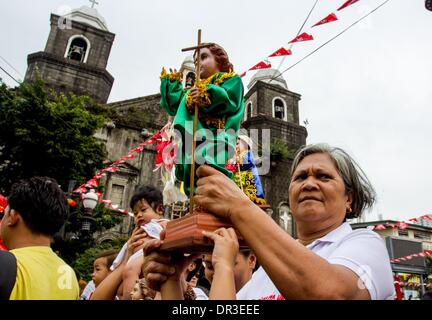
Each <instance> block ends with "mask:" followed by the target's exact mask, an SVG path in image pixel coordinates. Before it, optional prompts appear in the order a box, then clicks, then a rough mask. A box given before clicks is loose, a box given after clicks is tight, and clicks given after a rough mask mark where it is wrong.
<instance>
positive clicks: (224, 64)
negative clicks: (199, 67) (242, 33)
mask: <svg viewBox="0 0 432 320" xmlns="http://www.w3.org/2000/svg"><path fill="white" fill-rule="evenodd" d="M203 44H204V45H210V46H209V47H208V49H209V50H210V52H211V53H212V54H213V55H214V57H215V60H216V63H217V66H218V68H219V70H220V71H221V72H231V71H234V66H233V65H232V63H231V62H230V61H229V58H228V54H227V53H226V51H225V49H224V48H222V47H221V46H220V45H218V44H216V43H203ZM196 53H197V52H196V51H195V52H194V58H195V59H196Z"/></svg>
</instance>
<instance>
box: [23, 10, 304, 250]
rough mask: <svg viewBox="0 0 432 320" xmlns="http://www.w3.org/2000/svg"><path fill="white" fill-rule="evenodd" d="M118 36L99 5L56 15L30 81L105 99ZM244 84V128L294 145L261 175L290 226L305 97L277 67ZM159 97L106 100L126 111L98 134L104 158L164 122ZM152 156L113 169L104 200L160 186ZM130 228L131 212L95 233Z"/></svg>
mask: <svg viewBox="0 0 432 320" xmlns="http://www.w3.org/2000/svg"><path fill="white" fill-rule="evenodd" d="M114 38H115V34H113V33H111V32H110V31H109V30H108V27H107V24H106V22H105V20H104V18H103V17H102V16H101V15H100V14H99V13H98V11H97V10H96V9H95V8H90V7H87V6H83V7H81V8H79V9H75V10H73V11H72V12H71V13H69V14H68V15H66V16H63V17H60V16H58V15H55V14H52V15H51V31H50V34H49V37H48V40H47V44H46V46H45V49H44V51H41V52H37V53H32V54H30V55H29V56H28V69H27V72H26V76H25V80H26V81H33V80H34V79H35V77H36V76H37V74H39V75H40V76H41V77H42V79H43V80H44V81H45V82H46V83H47V85H49V86H50V87H52V88H54V89H56V90H58V91H63V92H73V93H75V94H78V95H88V96H90V97H92V98H93V99H94V100H95V101H97V102H99V103H102V104H106V103H107V101H108V98H109V94H110V92H111V88H112V85H113V83H114V77H113V76H112V75H111V74H110V73H109V72H108V71H107V70H106V66H107V63H108V59H109V55H110V51H111V47H112V45H113V42H114ZM179 70H180V71H181V72H182V73H183V84H184V85H185V86H187V85H188V84H189V81H190V79H192V78H193V77H194V74H193V73H194V62H193V59H192V57H187V58H186V59H185V60H184V62H183V64H182V65H181V66H180V68H179ZM275 76H278V77H277V78H275ZM247 87H248V91H247V93H246V95H245V114H244V122H243V124H242V127H243V128H244V129H245V130H249V131H251V130H252V131H253V130H254V129H255V131H258V132H262V130H263V129H270V140H271V141H275V139H277V140H278V141H282V142H283V143H284V144H285V145H286V146H287V147H288V150H289V151H290V156H289V157H288V158H285V159H277V160H274V159H270V160H271V166H270V168H269V171H268V173H267V174H264V175H262V176H261V180H262V184H263V187H264V191H265V193H266V198H267V201H268V203H269V204H270V206H271V209H270V210H268V214H270V215H271V216H272V217H273V219H275V221H276V222H277V223H279V224H280V225H281V226H282V227H283V228H285V229H286V230H287V231H288V232H290V233H291V232H292V229H293V223H292V219H291V216H290V214H289V209H288V204H287V199H286V198H287V190H288V181H289V179H288V178H289V170H290V166H291V163H292V157H293V155H294V153H295V151H296V150H298V148H299V147H301V146H302V145H305V144H306V137H307V131H306V128H304V127H303V126H300V125H299V101H300V98H301V96H300V95H299V94H297V93H294V92H292V91H290V90H288V86H287V84H286V82H285V80H284V79H283V77H282V76H281V75H280V73H279V71H277V70H274V69H266V70H260V71H258V72H257V73H256V74H255V75H254V76H253V78H252V79H251V81H250V83H249V84H248V86H247ZM159 101H160V95H159V94H154V95H149V96H144V97H139V98H134V99H130V100H124V101H118V102H114V103H109V104H107V106H108V107H110V108H115V109H116V110H117V111H118V112H119V113H120V114H122V115H124V116H123V117H121V118H120V119H118V120H117V121H116V122H115V123H114V122H109V123H107V124H106V125H105V126H104V127H103V128H102V129H100V130H98V132H97V133H96V136H97V137H98V138H99V139H101V140H102V141H104V143H105V145H106V149H107V153H108V158H107V164H109V163H111V162H113V161H114V160H116V159H118V158H120V157H122V156H124V155H126V154H127V153H128V151H129V150H131V149H133V148H134V147H136V146H137V145H138V144H140V143H141V142H143V141H144V140H146V138H148V137H150V135H151V134H152V133H154V132H157V131H158V130H160V129H161V128H162V127H163V126H164V125H165V124H166V122H167V120H168V116H167V114H166V113H165V112H164V111H163V110H162V109H161V108H160V106H159ZM134 115H137V116H134ZM154 158H155V150H154V148H153V147H152V146H149V147H146V148H145V149H144V150H143V152H142V153H140V154H139V156H137V157H136V158H135V159H132V160H130V161H128V162H127V163H124V164H122V165H121V166H120V167H119V168H118V171H117V172H115V173H110V174H109V175H108V176H107V177H106V178H105V181H103V182H104V183H105V199H110V200H112V202H113V204H117V205H119V206H120V207H121V208H128V207H129V199H130V198H131V196H132V194H133V192H134V190H135V189H136V187H137V186H139V185H144V184H152V185H155V186H157V187H158V188H160V189H161V190H162V188H163V185H162V182H161V179H160V174H159V172H154V171H153V169H154ZM132 229H133V220H132V218H130V217H125V218H124V219H123V222H122V223H121V224H119V225H118V226H116V227H115V228H113V229H112V230H108V231H106V232H105V233H103V234H100V235H98V240H99V241H100V242H102V241H105V240H111V239H113V238H116V237H118V236H122V235H127V234H129V233H130V232H131V230H132Z"/></svg>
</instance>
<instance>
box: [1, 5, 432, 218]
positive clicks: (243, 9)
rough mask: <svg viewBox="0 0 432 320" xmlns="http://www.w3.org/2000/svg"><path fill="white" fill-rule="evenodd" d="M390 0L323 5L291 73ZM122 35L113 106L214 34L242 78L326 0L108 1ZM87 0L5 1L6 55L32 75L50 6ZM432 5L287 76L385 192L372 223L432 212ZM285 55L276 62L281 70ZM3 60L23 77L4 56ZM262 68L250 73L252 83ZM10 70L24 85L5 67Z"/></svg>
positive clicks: (389, 13) (314, 118) (406, 12)
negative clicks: (30, 65) (31, 58)
mask: <svg viewBox="0 0 432 320" xmlns="http://www.w3.org/2000/svg"><path fill="white" fill-rule="evenodd" d="M382 1H383V0H361V1H359V2H357V3H356V4H354V5H352V6H351V7H349V8H347V9H345V10H342V11H340V12H338V13H337V14H338V17H339V21H336V22H333V23H331V24H327V25H323V26H321V27H316V28H313V29H311V28H310V26H311V25H313V24H314V23H315V22H317V21H319V20H321V19H322V18H324V17H325V16H326V15H327V14H329V13H331V12H335V10H336V9H337V8H338V7H339V6H340V5H341V4H342V3H343V2H344V0H320V1H318V5H317V6H316V8H315V10H314V12H313V13H312V15H311V17H310V20H309V22H308V23H307V24H306V26H305V29H304V31H306V32H311V33H312V34H313V36H314V37H315V40H314V41H310V42H304V43H298V44H297V45H295V46H294V47H293V55H292V56H290V57H289V58H287V59H286V60H285V62H284V63H283V65H282V67H281V70H283V69H285V68H287V67H289V66H290V65H292V64H293V63H295V62H296V61H297V60H298V59H300V58H301V57H303V56H304V55H306V54H307V53H309V52H311V51H312V50H313V49H315V48H316V47H318V46H319V45H320V44H322V43H324V42H325V41H326V40H328V39H330V38H331V37H332V36H334V35H336V34H337V33H338V32H340V31H341V30H342V29H344V28H345V27H346V26H348V25H349V24H351V23H352V22H354V21H355V20H356V19H358V18H360V17H361V16H362V15H364V14H365V13H366V12H368V11H370V10H372V9H373V8H375V7H376V6H377V5H379V4H380V3H381V2H382ZM99 2H100V5H99V6H98V7H97V8H98V10H99V12H100V14H101V15H103V16H104V17H105V19H106V21H107V24H108V27H109V30H110V31H111V32H113V33H115V34H116V39H115V41H114V45H113V49H112V53H111V57H110V60H109V64H108V71H109V72H110V73H111V74H112V75H113V76H114V77H115V83H114V86H113V89H112V92H111V96H110V102H113V101H118V100H123V99H131V98H136V97H138V96H144V95H149V94H154V93H157V92H158V87H159V78H158V77H159V73H160V70H161V68H162V66H166V67H177V68H178V67H179V66H180V64H181V62H182V61H183V59H184V58H185V54H184V53H182V52H181V51H180V49H181V48H183V47H187V46H190V45H193V44H194V43H195V42H196V32H197V29H198V28H202V30H203V40H204V41H207V42H208V41H211V42H217V43H219V44H221V45H222V46H223V47H225V49H226V50H227V52H228V53H229V55H230V59H231V60H232V62H233V64H234V66H235V69H236V71H237V72H238V73H241V72H242V71H244V70H246V69H248V68H250V67H251V66H253V65H254V64H255V63H257V62H259V61H260V60H261V59H263V58H264V57H266V56H267V55H269V54H270V53H272V52H273V51H275V50H276V49H278V48H279V47H281V46H282V45H286V43H287V42H288V41H289V40H291V39H292V38H294V37H295V35H296V33H297V30H298V29H299V27H300V26H301V24H302V22H303V20H304V19H305V17H306V15H307V13H308V11H309V10H310V8H311V7H312V5H313V4H314V2H315V0H301V1H300V0H297V1H294V0H279V1H277V0H267V1H256V0H235V1H232V0H218V1H197V0H194V1H175V0H164V1H138V0H125V1H118V0H117V1H115V0H99ZM87 4H89V3H88V2H87V1H85V0H74V1H72V0H63V1H58V0H39V1H29V0H14V1H6V0H1V2H0V34H1V44H0V56H1V57H3V58H5V59H6V60H7V61H8V62H9V63H10V64H11V65H13V66H14V67H15V68H16V69H17V70H18V71H19V73H21V75H24V74H25V71H26V67H27V55H28V54H29V53H33V52H37V51H42V50H43V49H44V47H45V43H46V40H47V37H48V33H49V28H50V25H49V16H50V13H51V12H53V13H59V12H62V10H64V9H65V8H67V7H70V8H77V7H80V6H81V5H87ZM431 31H432V12H430V11H427V10H426V9H425V8H424V0H391V1H390V2H389V3H388V4H386V5H385V6H383V7H382V8H381V9H380V10H378V11H377V12H375V13H374V14H373V15H372V16H370V18H368V19H366V20H365V21H363V22H362V23H360V24H358V25H357V26H355V27H353V28H352V29H350V30H349V31H348V32H347V33H345V34H344V35H342V36H341V37H339V38H338V39H336V40H335V41H333V42H331V43H330V44H328V45H327V46H325V47H324V48H323V49H321V50H320V51H318V52H317V53H316V54H314V55H313V56H311V57H310V58H309V59H307V60H305V61H303V62H302V63H300V64H298V65H297V66H296V67H294V68H293V69H291V70H290V71H288V72H287V73H285V74H284V77H285V80H286V81H287V83H288V87H289V89H290V90H292V91H294V92H297V93H299V94H301V95H302V100H301V101H300V118H301V123H303V121H304V120H305V119H307V120H308V122H309V124H308V125H307V129H308V132H309V136H308V139H307V142H308V143H316V142H327V143H330V144H332V145H335V146H339V147H342V148H344V149H345V150H347V151H348V152H349V153H350V154H351V155H352V156H353V157H354V158H355V159H356V160H357V161H358V162H359V164H360V166H361V167H362V168H363V169H364V171H365V172H366V174H367V175H368V176H369V178H370V180H371V181H372V183H373V185H374V186H375V188H376V190H377V193H378V203H377V205H376V206H375V208H374V209H373V211H372V212H371V213H369V214H368V220H370V219H375V218H376V217H377V216H378V214H382V215H383V217H384V218H389V219H409V218H412V217H418V216H420V215H423V214H428V213H429V214H431V213H432V210H431V203H432V201H431V200H432V181H431V177H432V173H431V159H432V148H431V140H432V131H431V125H430V124H431V118H432V108H431V107H432V41H431V40H432V37H431ZM280 59H281V58H277V59H272V60H271V62H272V64H273V66H276V67H277V66H278V65H279V62H280ZM0 65H1V66H2V67H3V68H5V69H7V70H8V71H9V72H10V73H12V74H13V75H14V76H16V77H17V78H21V79H22V76H20V75H19V74H17V73H16V72H15V71H14V70H13V69H12V68H10V67H9V66H8V65H7V64H6V63H5V62H4V61H3V60H2V59H0ZM252 75H253V72H250V73H249V74H248V76H246V77H245V78H244V84H245V86H246V85H247V83H248V82H249V79H250V76H252ZM0 77H1V78H3V80H4V81H5V82H6V83H7V84H9V85H11V86H12V85H14V83H13V81H12V80H10V79H9V78H8V77H7V76H6V75H5V74H4V73H2V72H1V71H0Z"/></svg>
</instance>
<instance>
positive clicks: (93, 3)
mask: <svg viewBox="0 0 432 320" xmlns="http://www.w3.org/2000/svg"><path fill="white" fill-rule="evenodd" d="M88 1H89V2H90V3H91V4H92V6H91V7H92V8H94V6H95V5H97V4H99V2H97V1H96V0H88Z"/></svg>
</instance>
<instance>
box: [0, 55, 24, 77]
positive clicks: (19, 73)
mask: <svg viewBox="0 0 432 320" xmlns="http://www.w3.org/2000/svg"><path fill="white" fill-rule="evenodd" d="M0 59H2V60H3V61H4V62H6V64H7V65H8V66H9V67H11V68H12V69H13V70H14V71H15V72H16V73H17V74H18V75H20V77H21V78H24V77H23V75H22V74H21V72H19V71H18V70H17V69H15V68H14V66H13V65H12V64H10V63H9V62H8V61H7V60H6V59H5V58H3V57H2V56H0Z"/></svg>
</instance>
